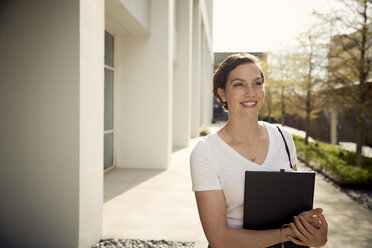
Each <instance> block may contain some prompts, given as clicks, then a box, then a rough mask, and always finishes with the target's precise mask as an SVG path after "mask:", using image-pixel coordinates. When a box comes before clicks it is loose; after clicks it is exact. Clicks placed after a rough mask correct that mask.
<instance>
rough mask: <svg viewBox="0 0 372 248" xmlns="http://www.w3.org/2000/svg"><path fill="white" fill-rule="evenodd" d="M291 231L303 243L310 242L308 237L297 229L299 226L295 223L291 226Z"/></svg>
mask: <svg viewBox="0 0 372 248" xmlns="http://www.w3.org/2000/svg"><path fill="white" fill-rule="evenodd" d="M290 227H291V230H292V232H293V233H294V235H295V236H296V238H297V239H299V240H301V241H303V242H308V240H307V237H306V236H305V235H303V234H302V233H301V231H300V230H299V229H298V228H297V225H296V224H294V223H291V224H290Z"/></svg>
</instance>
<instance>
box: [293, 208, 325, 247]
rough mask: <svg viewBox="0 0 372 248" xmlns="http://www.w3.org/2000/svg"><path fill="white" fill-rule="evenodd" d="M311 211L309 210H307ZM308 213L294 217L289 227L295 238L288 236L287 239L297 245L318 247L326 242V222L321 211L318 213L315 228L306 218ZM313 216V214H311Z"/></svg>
mask: <svg viewBox="0 0 372 248" xmlns="http://www.w3.org/2000/svg"><path fill="white" fill-rule="evenodd" d="M308 212H311V211H308ZM308 214H309V213H305V214H304V215H305V216H304V215H301V214H300V215H299V216H295V217H294V222H293V223H290V227H291V230H292V232H293V233H294V235H295V236H296V238H294V237H291V236H288V239H289V241H291V242H293V243H295V244H297V245H305V246H315V247H320V246H323V245H325V244H326V243H327V232H328V224H327V221H326V220H325V218H324V215H323V214H322V213H318V214H317V217H318V218H319V222H318V223H319V228H316V227H315V226H313V225H312V224H310V223H309V221H307V220H306V217H308ZM312 217H313V216H312Z"/></svg>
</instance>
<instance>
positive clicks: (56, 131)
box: [0, 0, 104, 248]
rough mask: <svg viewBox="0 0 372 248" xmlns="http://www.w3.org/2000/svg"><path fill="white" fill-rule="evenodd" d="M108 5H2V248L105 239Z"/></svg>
mask: <svg viewBox="0 0 372 248" xmlns="http://www.w3.org/2000/svg"><path fill="white" fill-rule="evenodd" d="M103 13H104V9H103V3H102V2H101V1H98V0H94V1H90V0H89V1H88V0H81V1H79V0H73V1H41V0H35V1H26V0H24V1H10V0H6V1H2V2H1V6H0V43H1V46H0V61H1V65H0V77H1V80H0V81H1V83H0V116H1V121H0V137H1V138H0V147H1V149H0V164H1V173H0V195H1V200H0V201H1V202H0V206H1V209H2V210H1V211H0V220H1V221H0V230H1V241H0V242H1V246H2V247H56V248H58V247H89V246H90V245H91V244H92V243H93V242H96V241H98V240H99V238H100V237H101V222H102V198H103V197H102V191H103V189H102V188H103V176H102V173H103V172H102V170H103V154H102V153H103V152H102V151H103V137H102V130H103V50H104V48H103V31H104V30H103Z"/></svg>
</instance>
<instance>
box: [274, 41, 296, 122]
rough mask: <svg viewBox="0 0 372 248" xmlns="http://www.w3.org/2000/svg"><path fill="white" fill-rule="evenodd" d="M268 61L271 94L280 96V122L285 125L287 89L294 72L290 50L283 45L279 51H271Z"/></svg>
mask: <svg viewBox="0 0 372 248" xmlns="http://www.w3.org/2000/svg"><path fill="white" fill-rule="evenodd" d="M268 63H269V65H268V66H269V69H268V78H269V79H270V82H271V87H270V96H271V95H273V96H272V98H274V95H275V96H276V97H278V98H279V106H280V122H281V124H282V126H284V125H285V115H286V96H287V94H288V91H287V90H286V89H287V88H288V87H289V85H290V77H291V74H292V68H291V63H290V50H288V49H287V48H285V47H283V48H282V49H280V51H278V52H272V53H270V54H269V58H268ZM270 110H271V109H270Z"/></svg>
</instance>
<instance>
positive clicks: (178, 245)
mask: <svg viewBox="0 0 372 248" xmlns="http://www.w3.org/2000/svg"><path fill="white" fill-rule="evenodd" d="M194 245H195V243H194V242H178V241H167V240H141V239H110V238H108V239H101V240H100V241H99V242H98V243H96V244H94V245H93V246H92V248H119V247H120V248H171V247H172V248H193V247H194Z"/></svg>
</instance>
